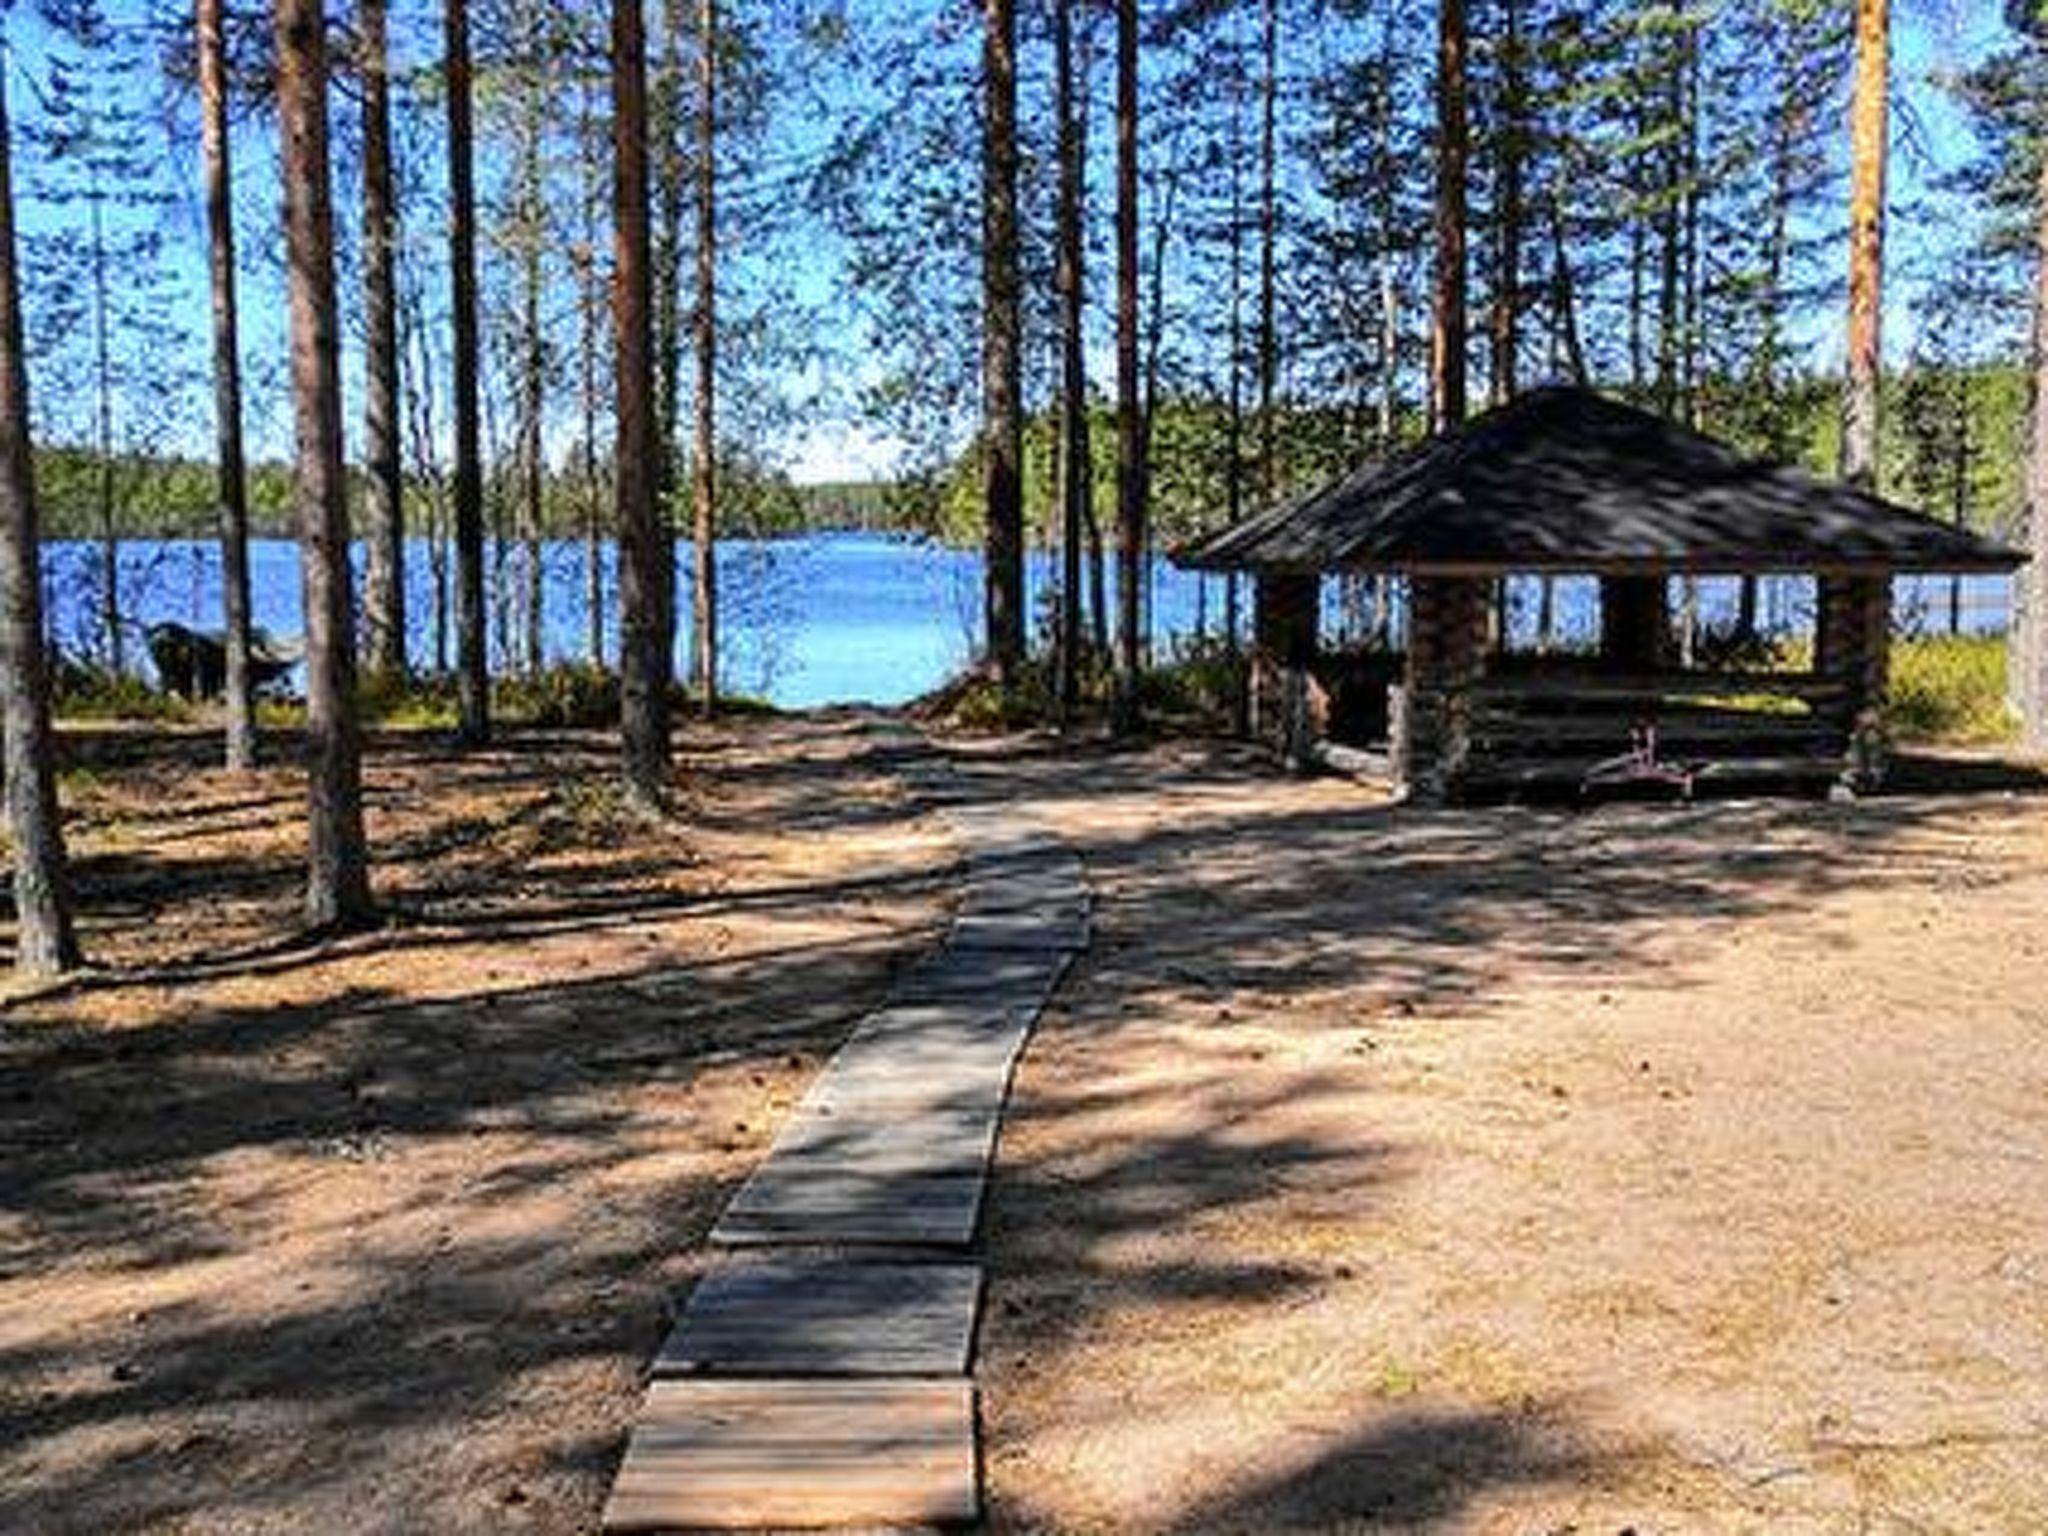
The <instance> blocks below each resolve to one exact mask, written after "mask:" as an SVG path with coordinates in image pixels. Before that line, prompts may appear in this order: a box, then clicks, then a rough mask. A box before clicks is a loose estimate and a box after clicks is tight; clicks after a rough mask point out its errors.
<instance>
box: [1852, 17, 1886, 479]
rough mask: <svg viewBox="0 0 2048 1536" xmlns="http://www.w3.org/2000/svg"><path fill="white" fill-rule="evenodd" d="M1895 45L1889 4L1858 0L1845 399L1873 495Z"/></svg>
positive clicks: (1857, 466)
mask: <svg viewBox="0 0 2048 1536" xmlns="http://www.w3.org/2000/svg"><path fill="white" fill-rule="evenodd" d="M1890 46H1891V38H1890V25H1889V16H1888V15H1887V0H1856V89H1855V99H1854V102H1853V104H1852V106H1851V108H1850V173H1849V174H1850V188H1849V380H1848V388H1847V389H1846V390H1845V391H1844V394H1843V398H1842V478H1843V479H1845V480H1847V481H1848V482H1849V483H1850V484H1851V485H1855V486H1859V487H1861V488H1862V489H1864V490H1866V491H1874V490H1876V489H1877V444H1878V415H1877V413H1878V373H1879V367H1880V348H1879V328H1880V324H1881V321H1882V318H1883V287H1884V198H1885V191H1884V183H1885V160H1886V148H1887V147H1886V137H1887V133H1888V127H1887V124H1888V115H1887V111H1888V109H1887V102H1886V95H1887V92H1888V89H1889V76H1890V58H1889V54H1890Z"/></svg>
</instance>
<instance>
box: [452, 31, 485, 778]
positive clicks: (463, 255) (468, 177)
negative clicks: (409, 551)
mask: <svg viewBox="0 0 2048 1536" xmlns="http://www.w3.org/2000/svg"><path fill="white" fill-rule="evenodd" d="M443 5H444V7H445V12H446V22H447V54H448V60H447V68H448V257H449V268H450V271H449V309H450V312H451V317H452V319H453V322H454V346H453V355H452V357H451V359H450V363H451V366H452V368H453V370H454V386H455V476H454V501H455V653H456V662H455V667H456V691H457V695H458V698H459V702H460V708H461V725H460V736H461V739H462V740H463V742H464V743H466V744H467V745H470V746H476V745H479V744H481V743H482V742H485V741H487V740H489V739H490V734H491V675H490V647H489V644H488V637H487V635H486V633H485V624H486V622H487V619H486V615H485V611H484V471H483V446H482V441H481V438H482V431H483V425H482V420H483V412H482V406H481V402H480V401H479V398H478V387H477V370H478V365H479V359H478V355H477V353H478V340H477V296H476V138H475V132H474V125H473V113H472V102H471V80H470V59H469V7H468V4H467V3H466V0H443Z"/></svg>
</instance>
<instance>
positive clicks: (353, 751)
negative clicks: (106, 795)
mask: <svg viewBox="0 0 2048 1536" xmlns="http://www.w3.org/2000/svg"><path fill="white" fill-rule="evenodd" d="M274 23H275V27H276V32H277V59H278V75H277V107H278V124H279V129H278V132H279V138H280V141H281V146H282V159H283V166H284V237H285V251H286V256H287V263H288V269H289V273H290V277H289V285H288V286H289V294H290V310H291V376H292V420H293V428H294V433H293V435H294V439H295V443H296V451H295V455H294V460H293V470H292V501H293V505H294V512H295V516H296V521H297V523H298V530H299V569H300V573H301V582H302V585H303V588H304V592H305V609H306V757H307V768H308V773H307V781H308V790H309V794H308V811H309V817H308V827H307V834H308V835H307V853H308V871H307V882H306V917H307V920H308V921H309V922H311V923H312V924H313V926H314V927H316V928H333V927H348V926H353V925H355V924H359V923H361V922H363V921H364V920H366V919H367V918H368V917H369V915H370V912H371V903H370V879H369V865H368V859H367V855H366V852H365V849H364V846H363V808H362V786H361V773H362V767H361V743H360V741H359V740H358V736H357V730H356V718H355V651H354V642H355V637H354V634H353V633H352V628H351V625H350V623H349V566H348V483H347V479H346V477H345V475H344V473H343V470H342V457H341V450H342V441H341V377H340V373H339V369H338V365H337V361H336V360H337V357H338V355H339V341H340V328H339V326H338V324H337V322H336V319H335V302H334V209H333V204H332V200H331V199H332V191H331V188H330V184H329V180H328V160H327V41H326V26H325V21H324V18H323V17H322V14H321V7H320V0H276V10H275V12H274Z"/></svg>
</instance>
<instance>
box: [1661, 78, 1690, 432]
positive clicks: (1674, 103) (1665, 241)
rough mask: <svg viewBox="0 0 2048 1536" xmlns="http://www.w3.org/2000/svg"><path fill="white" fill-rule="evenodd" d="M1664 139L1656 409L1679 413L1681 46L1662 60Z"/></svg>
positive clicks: (1681, 276) (1681, 224)
mask: <svg viewBox="0 0 2048 1536" xmlns="http://www.w3.org/2000/svg"><path fill="white" fill-rule="evenodd" d="M1663 68H1664V80H1663V86H1664V91H1663V95H1664V119H1663V124H1662V127H1663V130H1664V133H1665V135H1666V138H1665V143H1664V145H1663V148H1662V150H1661V152H1660V153H1659V154H1658V157H1657V159H1658V167H1659V170H1660V172H1661V181H1660V185H1659V186H1658V188H1657V398H1656V403H1657V410H1658V411H1659V412H1660V413H1661V414H1663V415H1665V416H1672V417H1675V416H1677V414H1678V321H1679V303H1680V294H1679V290H1680V287H1681V285H1682V281H1683V276H1684V250H1683V244H1684V242H1683V238H1682V233H1683V220H1682V218H1681V208H1682V204H1683V191H1682V188H1681V186H1680V183H1681V181H1682V180H1683V178H1684V169H1683V167H1684V161H1683V157H1682V153H1681V150H1680V147H1679V142H1678V141H1679V137H1680V135H1679V124H1680V122H1681V121H1682V119H1683V117H1684V112H1685V102H1684V90H1683V81H1684V62H1683V58H1682V50H1680V49H1677V48H1675V47H1674V48H1672V49H1670V51H1669V56H1668V57H1666V58H1665V59H1664V60H1663Z"/></svg>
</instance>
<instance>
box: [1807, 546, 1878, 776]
mask: <svg viewBox="0 0 2048 1536" xmlns="http://www.w3.org/2000/svg"><path fill="white" fill-rule="evenodd" d="M1891 644H1892V583H1891V578H1890V577H1889V576H1823V577H1821V578H1820V583H1819V603H1818V607H1817V610H1816V614H1815V619H1814V636H1813V660H1814V670H1815V671H1816V672H1818V673H1819V674H1820V675H1821V676H1823V677H1827V678H1831V679H1834V680H1836V681H1838V682H1841V683H1843V684H1844V685H1845V691H1844V693H1843V695H1842V697H1841V700H1840V702H1839V703H1838V704H1837V705H1835V706H1834V707H1835V709H1836V711H1837V719H1838V721H1839V724H1840V727H1841V732H1842V744H1843V758H1844V769H1843V775H1842V782H1843V784H1844V785H1845V786H1846V787H1847V788H1849V789H1852V790H1864V789H1871V788H1874V787H1876V785H1877V783H1878V781H1879V780H1880V779H1882V778H1883V777H1884V760H1885V735H1884V695H1885V682H1886V678H1887V676H1888V675H1889V672H1890V663H1891Z"/></svg>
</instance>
